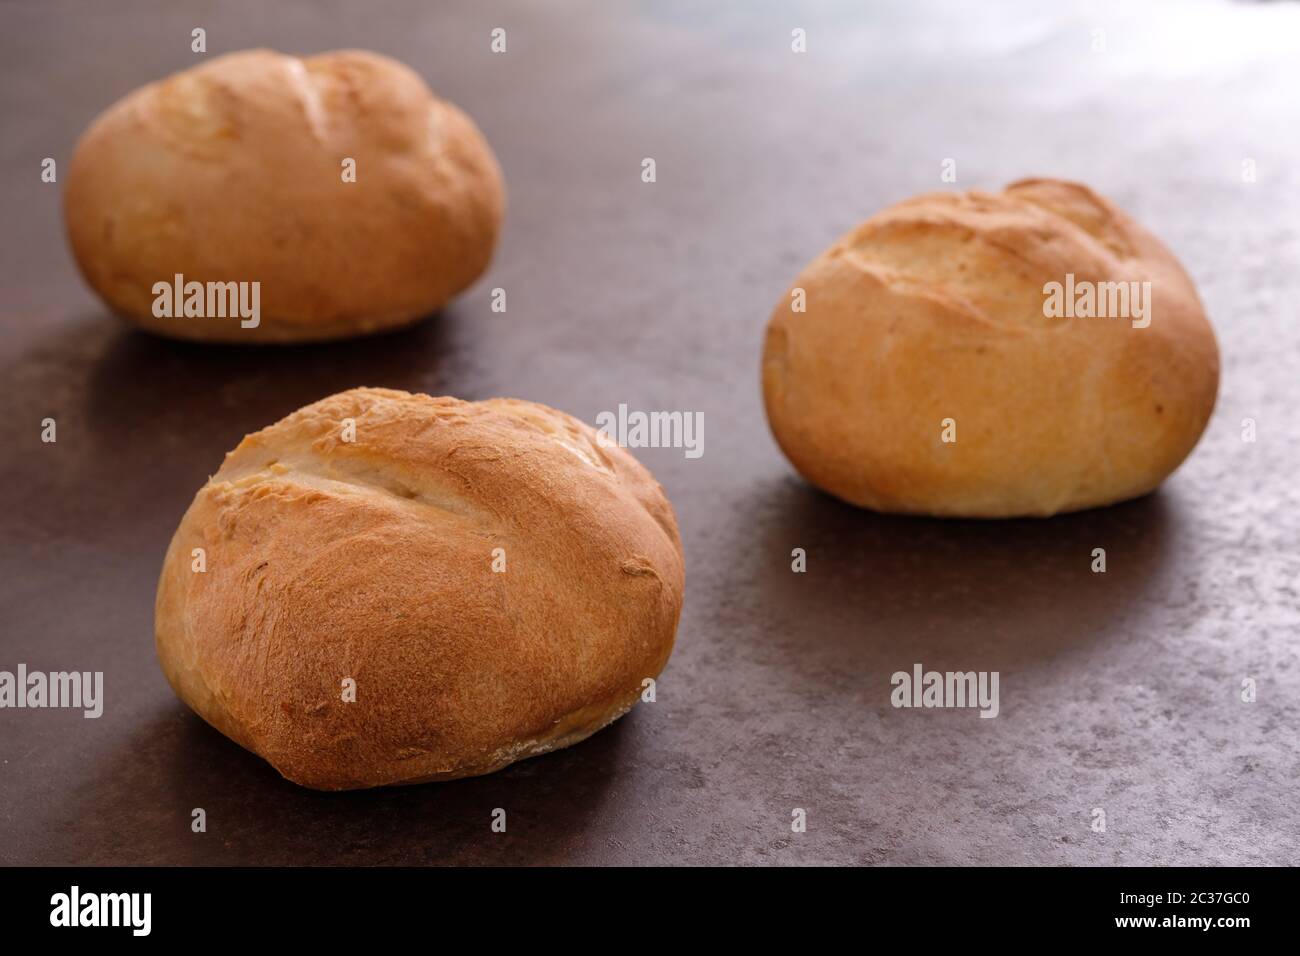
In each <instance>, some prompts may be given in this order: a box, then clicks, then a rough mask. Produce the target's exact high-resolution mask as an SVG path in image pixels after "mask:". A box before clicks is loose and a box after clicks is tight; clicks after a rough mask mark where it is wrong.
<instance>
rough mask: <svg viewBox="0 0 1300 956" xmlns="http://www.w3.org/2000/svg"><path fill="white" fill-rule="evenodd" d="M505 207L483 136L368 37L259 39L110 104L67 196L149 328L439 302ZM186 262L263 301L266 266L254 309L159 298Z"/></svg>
mask: <svg viewBox="0 0 1300 956" xmlns="http://www.w3.org/2000/svg"><path fill="white" fill-rule="evenodd" d="M347 160H352V161H353V162H354V164H355V167H354V168H355V181H353V182H349V181H345V178H346V176H347V175H349V171H348V168H347V167H345V162H346V161H347ZM503 206H504V193H503V188H502V184H501V173H500V170H499V168H498V166H497V162H496V159H495V157H494V156H493V154H492V150H491V149H490V147H489V146H488V144H487V142H486V140H484V138H483V136H482V134H480V133H479V131H478V129H477V127H475V125H474V123H473V122H472V121H471V120H470V119H469V118H468V117H467V116H466V115H465V114H464V113H462V112H461V111H460V110H458V109H457V108H456V107H454V106H452V105H451V104H450V103H447V102H444V101H443V100H440V99H438V98H436V97H435V96H434V95H433V94H432V93H430V92H429V89H428V87H426V86H425V84H424V81H423V80H421V79H420V77H419V76H417V75H416V74H415V73H414V72H413V71H412V70H410V69H409V68H407V67H406V66H404V65H402V64H401V63H398V62H396V61H395V60H391V59H389V58H387V57H383V56H379V55H377V54H374V53H366V52H361V51H343V52H337V53H324V54H321V55H319V56H312V57H307V58H305V59H299V58H298V57H294V56H285V55H282V54H280V53H275V52H272V51H270V50H250V51H246V52H241V53H232V54H229V55H227V56H221V57H217V58H215V59H213V60H211V61H209V62H206V63H204V64H203V65H201V66H197V67H194V68H193V69H189V70H185V71H184V72H181V73H177V74H175V75H173V76H171V77H168V78H167V79H165V80H162V81H161V82H158V83H151V84H149V85H148V86H145V87H142V88H141V89H138V90H136V91H135V92H133V93H131V94H129V95H128V96H126V97H125V98H123V99H122V100H119V101H118V102H117V103H116V104H114V105H113V106H112V107H110V108H109V109H108V110H107V111H106V112H105V113H104V114H102V115H101V116H100V117H99V118H98V119H96V120H95V122H94V123H93V124H92V125H91V126H90V128H89V129H88V130H87V131H86V133H85V134H84V135H83V136H82V138H81V141H80V142H79V143H78V145H77V149H76V153H75V154H74V155H73V158H72V165H71V171H70V173H69V176H68V183H67V192H66V195H65V210H64V211H65V218H66V220H67V227H68V234H69V236H70V238H71V242H72V250H73V253H74V254H75V256H76V259H77V263H78V264H79V266H80V267H81V271H82V273H83V274H84V275H85V277H86V280H87V282H89V283H90V285H91V287H92V288H93V289H94V290H95V291H96V292H97V293H99V295H100V296H101V297H103V299H104V301H105V302H107V303H108V305H109V306H110V307H111V308H112V309H114V310H115V311H117V312H118V313H120V314H122V315H124V316H126V317H127V318H129V319H131V320H132V321H134V322H136V323H138V324H139V325H141V326H143V327H144V328H146V329H149V330H151V331H154V332H158V333H161V334H163V335H169V336H175V337H177V338H184V339H199V340H205V341H214V342H304V341H320V340H325V339H336V338H343V337H347V336H352V335H363V334H367V333H371V332H378V331H381V330H384V329H391V328H396V327H398V326H402V325H407V324H409V323H411V322H414V321H415V320H417V319H420V318H422V317H424V316H427V315H429V314H430V313H432V312H434V311H436V310H437V309H438V308H439V307H441V306H442V305H444V304H445V303H446V302H447V301H449V300H450V299H451V298H452V297H453V296H454V295H456V294H457V293H458V292H460V291H461V290H463V289H465V288H466V287H467V286H468V285H470V284H471V283H472V282H473V281H474V280H475V279H476V278H478V276H479V275H481V274H482V273H483V271H484V270H485V269H486V268H487V265H488V261H489V260H490V258H491V256H492V249H493V246H494V244H495V242H496V237H497V232H498V229H499V226H500V222H501V216H502V209H503ZM177 275H180V276H182V277H183V282H184V283H190V282H194V283H201V284H203V286H204V287H206V284H207V283H227V282H244V283H249V286H248V287H247V290H246V291H247V292H248V295H247V297H246V298H247V300H250V302H251V298H252V289H253V287H252V286H251V283H253V282H258V283H260V286H259V287H258V294H259V297H260V303H259V307H260V313H259V315H258V320H257V321H256V322H254V320H253V319H243V318H241V317H240V316H237V315H236V316H228V317H226V318H221V317H218V316H216V315H214V314H205V316H204V317H198V316H194V315H191V316H188V317H187V316H185V315H179V316H177V315H176V314H173V315H171V316H167V315H166V314H156V313H166V312H167V311H169V310H170V311H172V312H173V313H176V312H180V311H181V303H176V302H174V301H169V302H167V303H165V304H161V305H160V300H159V296H160V294H161V293H162V290H161V288H157V289H156V288H155V284H156V283H160V282H161V283H166V284H167V285H169V286H174V285H175V277H176V276H177ZM182 289H184V286H183V285H182ZM224 295H226V294H225V293H224V291H222V292H220V294H219V296H218V297H217V298H216V299H214V302H213V307H212V308H211V309H209V310H207V311H208V312H211V313H217V312H219V311H220V310H219V308H218V307H217V306H218V303H219V302H220V300H221V297H222V296H224ZM174 298H175V297H174V296H172V297H171V299H173V300H174ZM205 298H206V297H205ZM232 301H233V300H232ZM227 311H228V312H229V311H233V309H229V308H228V309H227ZM250 311H251V310H250Z"/></svg>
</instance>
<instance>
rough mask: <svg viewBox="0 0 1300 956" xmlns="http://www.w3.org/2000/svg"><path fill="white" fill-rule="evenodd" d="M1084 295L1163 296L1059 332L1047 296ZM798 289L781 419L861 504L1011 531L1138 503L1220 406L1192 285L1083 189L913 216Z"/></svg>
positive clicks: (823, 473) (1213, 348)
mask: <svg viewBox="0 0 1300 956" xmlns="http://www.w3.org/2000/svg"><path fill="white" fill-rule="evenodd" d="M1067 276H1073V279H1072V280H1067ZM1067 281H1072V282H1074V283H1076V284H1077V283H1084V282H1088V283H1102V282H1126V283H1127V282H1138V283H1142V282H1150V290H1149V291H1150V296H1149V306H1150V308H1149V313H1148V316H1147V318H1149V325H1147V326H1146V327H1137V326H1138V325H1140V324H1142V322H1144V321H1145V319H1143V320H1138V319H1134V320H1132V321H1130V320H1129V319H1127V318H1122V317H1121V318H1101V317H1091V318H1085V317H1071V318H1066V317H1059V318H1050V317H1048V316H1047V315H1046V314H1045V309H1044V303H1045V300H1046V299H1047V298H1048V295H1047V293H1045V291H1044V290H1045V289H1046V288H1049V285H1048V284H1049V283H1062V284H1063V285H1064V284H1065V283H1066V282H1067ZM1130 288H1131V289H1140V288H1141V287H1140V285H1139V286H1136V287H1130ZM797 289H802V290H803V294H804V296H806V303H805V305H806V311H805V312H798V311H794V310H793V309H792V302H793V301H794V300H793V299H792V296H791V295H790V294H787V295H786V296H785V297H784V298H783V299H782V300H781V302H780V303H779V304H778V305H777V307H776V310H775V311H774V312H773V314H772V317H771V320H770V322H769V324H768V328H767V337H766V341H765V345H764V351H763V396H764V400H765V403H766V408H767V416H768V421H769V423H770V425H771V428H772V433H773V435H774V436H775V437H776V440H777V442H778V443H779V444H780V446H781V448H782V450H783V451H784V452H785V454H786V456H787V457H788V458H789V459H790V461H791V462H792V463H793V464H794V466H795V468H796V469H797V470H798V471H799V472H800V473H801V474H802V475H803V476H804V477H805V478H806V479H807V480H808V481H810V482H812V483H813V484H815V485H817V486H818V487H820V488H822V489H824V490H826V491H828V492H830V493H831V494H833V495H836V496H838V497H840V498H842V499H844V500H845V501H848V502H850V503H852V504H855V505H860V506H862V507H866V508H871V509H874V510H877V511H885V512H902V513H910V514H926V515H941V516H942V515H946V516H965V517H981V518H996V517H1011V516H1018V515H1051V514H1056V513H1058V512H1065V511H1074V510H1077V509H1082V508H1091V507H1094V506H1098V505H1106V504H1110V503H1112V502H1118V501H1123V500H1125V499H1127V498H1133V497H1135V496H1138V495H1142V494H1145V493H1147V492H1149V491H1151V490H1152V489H1154V488H1155V487H1156V486H1157V485H1159V484H1160V483H1161V482H1162V481H1163V480H1164V479H1165V478H1166V477H1167V476H1168V475H1169V474H1170V473H1171V472H1172V471H1173V470H1174V469H1175V468H1177V467H1178V465H1179V463H1181V462H1182V461H1183V459H1184V458H1186V457H1187V455H1188V453H1189V452H1190V451H1191V450H1192V447H1193V446H1194V445H1195V444H1196V442H1197V440H1198V439H1199V437H1200V435H1201V432H1202V431H1203V430H1204V428H1205V425H1206V422H1207V421H1208V419H1209V417H1210V413H1211V411H1212V410H1213V408H1214V402H1215V395H1216V392H1217V389H1218V382H1219V354H1218V347H1217V345H1216V344H1215V339H1214V333H1213V331H1212V329H1211V328H1210V324H1209V322H1208V321H1207V319H1206V317H1205V313H1204V311H1203V309H1202V307H1201V303H1200V301H1199V299H1198V298H1197V295H1196V290H1195V288H1194V287H1193V285H1192V282H1191V280H1190V279H1189V278H1188V276H1187V274H1186V273H1185V272H1184V271H1183V269H1182V268H1181V267H1180V266H1179V264H1178V262H1177V261H1176V260H1175V259H1174V257H1173V256H1172V255H1171V254H1170V252H1169V251H1168V250H1167V249H1166V248H1165V247H1164V246H1163V245H1162V244H1161V243H1160V242H1159V240H1157V239H1156V238H1155V237H1154V236H1152V235H1151V234H1150V233H1149V232H1147V231H1146V230H1145V229H1144V228H1142V227H1141V226H1139V225H1138V224H1137V223H1135V222H1134V221H1133V220H1132V219H1130V218H1129V217H1128V216H1127V215H1125V214H1124V213H1123V212H1121V211H1120V210H1119V209H1117V208H1116V207H1115V206H1114V205H1112V204H1111V203H1110V202H1108V201H1106V200H1105V199H1103V198H1101V197H1100V196H1098V195H1097V194H1095V193H1094V192H1092V191H1091V190H1090V189H1088V188H1087V187H1085V186H1081V185H1079V184H1077V183H1068V182H1060V181H1056V180H1049V179H1031V180H1025V181H1022V182H1018V183H1015V184H1014V185H1012V186H1009V187H1008V188H1007V189H1006V190H1004V191H1003V192H1001V193H992V194H991V193H985V192H979V191H973V192H967V193H956V192H950V193H934V194H929V195H923V196H918V197H916V198H913V199H909V200H907V201H905V202H901V203H899V204H898V205H896V206H893V207H891V208H889V209H886V210H884V211H883V212H881V213H878V214H877V215H875V216H873V217H871V218H870V219H868V220H867V221H866V222H864V223H863V224H862V225H861V226H859V227H858V228H857V229H854V230H853V231H852V232H850V233H849V234H848V235H846V236H844V237H843V238H841V239H840V240H839V241H838V242H836V243H835V244H834V245H833V246H831V248H829V249H828V250H826V251H825V252H823V253H822V254H821V255H820V256H818V257H817V258H816V259H814V260H813V262H812V264H811V265H809V266H808V267H807V268H806V269H805V270H804V271H803V273H802V274H801V275H800V276H799V277H798V278H797V279H796V280H795V282H794V285H793V287H792V289H791V292H792V293H793V292H794V291H795V290H797ZM1130 308H1132V307H1130ZM946 420H951V427H950V428H948V427H947V426H946V424H945V423H946ZM945 437H949V438H951V437H955V439H956V440H955V441H945V440H944V438H945Z"/></svg>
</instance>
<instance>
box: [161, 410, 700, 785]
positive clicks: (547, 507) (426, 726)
mask: <svg viewBox="0 0 1300 956" xmlns="http://www.w3.org/2000/svg"><path fill="white" fill-rule="evenodd" d="M200 549H201V550H200ZM498 549H499V550H498ZM196 555H202V556H203V562H204V567H203V570H196V563H195V562H196V560H197V558H196ZM683 574H684V572H683V564H682V552H681V543H680V540H679V538H678V532H677V525H676V522H675V520H674V517H673V510H672V507H671V506H670V505H669V503H668V500H667V499H666V498H665V497H664V493H663V490H662V489H661V488H660V487H659V485H658V484H657V483H656V482H655V480H654V479H653V478H652V477H651V475H650V473H649V472H647V471H646V469H645V468H643V467H642V466H641V465H640V464H639V463H638V462H637V461H636V460H635V459H634V458H633V457H632V456H631V455H630V454H629V453H627V452H626V451H624V450H623V449H621V448H618V447H602V446H601V445H600V444H598V443H597V438H596V433H595V432H594V431H593V430H592V429H591V428H590V427H588V426H586V425H584V424H583V423H581V422H579V421H577V420H576V419H574V418H572V417H570V416H568V415H565V414H563V413H562V412H557V411H555V410H553V409H550V408H547V407H545V406H543V405H536V404H533V403H531V402H523V401H514V400H510V399H492V400H490V401H483V402H462V401H458V400H457V399H454V398H430V397H429V396H427V395H412V394H408V393H406V392H398V391H390V390H387V389H371V388H361V389H354V390H352V391H348V392H343V393H340V394H338V395H334V396H331V397H330V398H327V399H324V400H323V401H320V402H317V403H315V404H314V405H309V406H307V407H306V408H303V409H301V410H299V411H297V412H294V413H293V414H292V415H290V416H288V417H287V418H285V419H283V420H282V421H280V422H277V423H276V424H274V425H272V426H270V427H269V428H265V429H263V430H262V431H260V432H257V433H255V434H253V435H249V436H248V437H246V438H245V439H244V440H243V441H242V442H241V443H240V444H239V447H237V448H236V449H235V450H234V451H233V452H231V453H230V454H228V455H227V456H226V460H225V462H224V464H222V466H221V469H220V470H219V471H218V472H217V474H216V475H214V476H213V477H212V478H211V479H210V480H209V481H208V483H207V484H206V485H204V486H203V488H201V489H200V490H199V492H198V494H197V495H196V496H195V498H194V502H193V503H192V504H191V505H190V508H189V510H188V511H187V512H186V513H185V517H184V518H183V519H182V520H181V523H180V527H179V528H178V529H177V531H176V534H175V537H174V538H173V540H172V543H171V547H170V548H169V549H168V551H167V557H166V559H165V561H164V564H163V570H162V577H161V580H160V583H159V587H158V601H157V617H156V634H157V649H158V657H159V660H160V661H161V663H162V668H163V671H164V673H165V674H166V675H167V679H168V680H169V681H170V683H171V685H172V687H173V688H174V689H175V691H176V693H177V694H178V695H179V696H180V697H181V699H182V700H184V701H185V702H186V703H187V704H189V705H190V707H192V708H193V709H194V710H195V711H196V712H197V713H198V714H199V715H200V716H202V717H203V718H204V719H205V720H206V721H207V722H208V723H210V724H211V725H212V726H214V727H216V728H217V729H218V730H220V731H221V732H222V733H224V734H225V735H226V736H228V737H230V738H231V739H232V740H234V741H236V742H237V743H239V744H241V745H243V746H244V747H246V748H248V749H249V750H251V751H253V752H254V753H257V754H260V755H261V756H262V757H264V758H265V759H266V760H268V761H269V762H270V763H271V764H272V765H273V766H274V767H275V769H276V770H278V771H279V772H280V773H281V774H283V775H284V776H285V777H287V778H288V779H290V780H292V781H294V782H296V783H299V784H303V785H304V786H308V787H314V788H318V789H325V790H339V789H348V788H356V787H374V786H380V785H384V784H396V783H419V782H423V781H428V780H440V779H447V778H453V777H464V776H471V775H474V774H483V773H489V772H491V771H493V770H497V769H498V768H501V767H504V766H506V765H507V764H510V763H513V762H514V761H516V760H521V759H523V758H525V757H530V756H533V755H535V754H541V753H545V752H546V751H549V750H554V749H556V748H559V747H566V746H568V745H570V744H573V743H576V742H577V741H580V740H582V739H583V738H585V737H587V736H588V735H590V734H592V733H594V732H595V731H597V730H599V729H600V728H601V727H604V726H605V725H606V724H608V723H610V722H611V721H613V720H615V719H616V718H618V717H619V716H621V715H622V714H624V713H626V712H627V711H628V710H629V709H630V708H631V706H632V705H633V704H634V703H635V702H636V700H637V698H638V696H639V695H640V694H641V693H642V691H643V686H642V682H643V681H644V680H645V679H646V678H653V677H655V676H657V675H658V674H659V672H660V670H661V669H662V668H663V666H664V664H665V662H666V661H667V660H668V655H669V653H670V652H671V650H672V646H673V637H674V633H675V631H676V627H677V619H678V615H679V613H680V611H681V606H682V589H683ZM348 680H352V681H355V702H348V701H346V700H345V699H344V691H345V689H346V686H347V685H346V684H345V682H346V681H348Z"/></svg>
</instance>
